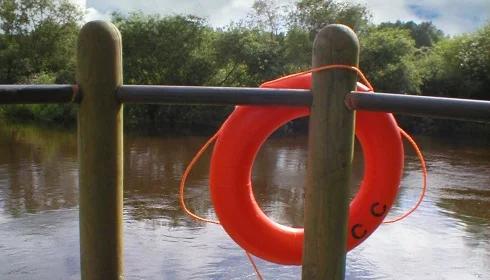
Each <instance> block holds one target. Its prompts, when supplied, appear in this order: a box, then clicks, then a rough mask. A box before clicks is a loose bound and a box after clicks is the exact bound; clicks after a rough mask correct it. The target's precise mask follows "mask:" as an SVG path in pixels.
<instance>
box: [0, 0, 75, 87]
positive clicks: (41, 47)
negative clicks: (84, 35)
mask: <svg viewBox="0 0 490 280" xmlns="http://www.w3.org/2000/svg"><path fill="white" fill-rule="evenodd" d="M82 15H83V14H82V12H81V10H80V8H79V7H78V6H76V5H75V4H73V3H72V2H70V1H68V0H2V1H1V2H0V30H1V31H0V82H2V83H17V82H20V81H26V80H27V81H28V80H29V79H31V77H33V78H34V79H35V77H34V76H36V75H37V74H39V73H52V75H53V76H55V81H56V82H68V81H70V82H74V59H75V49H76V48H75V43H76V38H77V34H78V30H79V25H80V22H81V19H82Z"/></svg>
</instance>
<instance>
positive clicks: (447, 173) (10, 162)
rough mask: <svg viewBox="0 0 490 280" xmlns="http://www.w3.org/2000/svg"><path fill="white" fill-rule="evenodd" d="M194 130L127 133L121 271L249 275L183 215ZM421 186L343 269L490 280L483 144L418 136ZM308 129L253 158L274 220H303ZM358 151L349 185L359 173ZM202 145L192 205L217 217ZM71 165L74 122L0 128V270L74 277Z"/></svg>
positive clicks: (413, 179) (218, 238)
mask: <svg viewBox="0 0 490 280" xmlns="http://www.w3.org/2000/svg"><path fill="white" fill-rule="evenodd" d="M204 141H205V139H204V138H202V137H175V136H172V137H143V136H127V137H126V138H125V196H124V203H125V205H124V206H125V208H124V209H125V216H124V217H125V256H126V259H125V262H126V274H127V278H128V279H255V276H254V274H253V272H252V269H251V267H250V264H249V263H248V262H247V260H246V258H245V255H244V254H243V252H242V251H241V250H240V249H239V248H237V246H236V245H235V244H234V243H233V242H232V241H231V240H230V239H229V238H228V237H227V235H226V234H225V233H224V232H223V230H222V229H221V228H220V227H218V226H215V225H206V224H201V223H196V222H194V221H191V220H189V219H188V218H187V217H185V216H184V215H183V214H182V212H181V211H180V209H179V206H178V202H177V186H178V181H179V179H180V176H181V174H182V172H183V170H184V168H185V165H186V163H187V162H188V161H189V160H190V159H191V157H192V156H193V153H194V152H195V151H196V150H197V149H198V148H199V146H200V145H201V144H202V143H203V142H204ZM419 142H420V144H421V146H422V148H423V150H424V152H425V155H426V157H427V162H428V168H429V181H428V182H429V192H428V195H427V199H426V200H425V201H424V203H423V204H422V205H421V207H420V208H419V210H418V211H417V212H415V213H414V214H413V216H411V217H410V218H408V219H406V220H404V221H402V222H399V223H397V224H394V225H386V226H382V227H380V228H379V230H378V231H376V232H375V233H374V234H373V235H372V236H371V237H370V238H369V239H368V240H367V241H366V242H364V243H363V244H362V245H360V246H359V247H358V248H356V249H355V250H353V251H352V252H351V253H349V255H348V265H347V279H488V277H489V275H490V267H489V266H488V264H489V263H490V188H489V186H490V177H489V175H488V174H489V170H490V148H489V147H488V145H474V144H470V143H465V142H454V141H452V142H449V141H448V140H437V139H430V138H421V139H419ZM305 145H306V139H305V137H291V138H276V139H272V140H270V141H268V143H267V144H266V145H265V146H264V147H263V148H262V149H261V151H260V152H259V155H258V157H257V161H256V163H255V165H254V171H253V178H252V179H253V184H254V192H255V196H256V198H257V200H258V202H259V204H260V205H261V207H262V209H263V210H264V212H266V213H267V214H268V215H269V216H270V217H272V218H273V219H274V220H276V221H278V222H281V223H283V224H288V225H292V226H301V225H302V223H303V215H302V213H303V184H304V174H305V161H306V156H307V155H306V150H305ZM360 154H361V153H360V152H359V151H358V152H357V155H356V159H355V160H356V164H355V168H354V172H353V173H354V175H353V181H354V183H353V184H352V190H351V192H352V193H355V188H356V186H357V185H358V183H359V182H360V180H361V177H362V157H361V156H360ZM207 160H209V153H208V154H207V155H205V157H204V158H203V160H202V161H201V162H200V163H199V164H197V165H196V167H195V168H194V170H193V172H192V174H191V177H190V180H189V188H188V190H187V200H188V203H189V206H190V207H191V208H192V209H194V210H195V211H196V212H198V213H200V214H201V215H204V216H207V217H211V218H214V212H213V210H212V207H210V205H211V203H210V198H209V193H208V189H207V187H206V185H207V179H208V168H209V167H208V165H207V164H206V162H207ZM420 181H421V178H420V171H419V164H418V162H417V160H416V157H415V156H414V155H413V154H412V153H411V152H407V160H406V170H405V173H404V179H403V182H402V189H401V190H400V195H399V199H398V201H397V203H396V204H395V206H394V209H393V211H392V212H393V213H391V214H390V215H399V214H400V213H402V212H403V210H405V209H407V208H409V207H410V206H411V205H412V204H413V202H414V201H415V200H416V199H417V195H418V192H419V190H420ZM77 182H78V163H77V155H76V136H75V134H74V133H73V132H66V131H55V130H49V129H40V128H36V127H14V126H9V125H6V124H2V125H1V126H0V254H1V257H0V275H1V277H0V278H2V279H53V278H54V279H78V278H79V271H80V267H79V255H78V254H79V244H78V208H77V207H78V183H77ZM259 266H260V269H261V271H262V273H263V274H264V276H265V279H299V278H300V268H299V267H284V266H279V265H275V264H270V263H266V262H263V261H259Z"/></svg>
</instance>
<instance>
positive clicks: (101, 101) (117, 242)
mask: <svg viewBox="0 0 490 280" xmlns="http://www.w3.org/2000/svg"><path fill="white" fill-rule="evenodd" d="M77 63H78V66H77V80H78V84H79V86H80V91H81V94H82V101H81V103H80V111H79V115H78V135H79V136H78V141H79V143H78V147H79V148H78V154H79V161H80V184H79V188H80V259H81V272H82V273H81V274H82V279H101V280H102V279H104V280H107V279H123V234H122V231H123V219H122V218H123V140H122V139H123V137H122V105H121V104H120V103H119V102H118V101H117V99H116V88H118V87H119V86H120V85H122V81H123V79H122V47H121V35H120V33H119V31H118V30H117V28H116V27H115V26H114V25H112V24H111V23H107V22H103V21H94V22H89V23H87V24H86V25H85V26H84V27H83V28H82V30H81V31H80V35H79V39H78V57H77Z"/></svg>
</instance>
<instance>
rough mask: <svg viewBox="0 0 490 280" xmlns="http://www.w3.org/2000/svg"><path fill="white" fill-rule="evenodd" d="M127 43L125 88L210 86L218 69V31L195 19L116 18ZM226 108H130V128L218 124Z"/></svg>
mask: <svg viewBox="0 0 490 280" xmlns="http://www.w3.org/2000/svg"><path fill="white" fill-rule="evenodd" d="M112 21H113V22H114V23H115V25H116V26H117V27H118V28H119V30H120V31H121V35H122V38H124V39H123V56H124V60H123V63H124V65H123V66H124V81H125V83H126V84H147V85H151V84H155V85H210V84H212V80H213V78H214V77H215V75H216V73H217V71H218V67H217V64H216V62H215V61H216V59H215V53H214V50H213V49H212V48H211V46H212V45H211V42H213V41H214V37H215V32H214V31H213V30H212V29H211V28H209V27H208V26H207V25H206V24H205V21H204V20H203V19H201V18H198V17H195V16H183V15H177V16H167V17H161V16H158V15H144V14H142V13H131V14H129V15H127V16H126V15H121V14H114V15H113V17H112ZM224 112H225V110H224V109H222V108H220V109H218V110H217V109H216V108H210V107H199V106H177V105H168V106H159V105H137V106H136V105H135V106H126V117H127V122H128V123H129V124H134V125H136V124H142V123H148V124H152V125H156V124H158V123H161V124H163V123H165V124H167V125H179V124H208V125H214V123H215V122H217V120H219V119H220V116H222V115H223V114H224Z"/></svg>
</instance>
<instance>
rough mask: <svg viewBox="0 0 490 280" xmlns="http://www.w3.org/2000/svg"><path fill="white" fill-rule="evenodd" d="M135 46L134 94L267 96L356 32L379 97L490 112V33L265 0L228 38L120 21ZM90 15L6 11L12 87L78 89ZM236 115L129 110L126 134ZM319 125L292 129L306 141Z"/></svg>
mask: <svg viewBox="0 0 490 280" xmlns="http://www.w3.org/2000/svg"><path fill="white" fill-rule="evenodd" d="M111 21H112V22H113V23H114V24H115V25H116V26H117V27H118V28H119V30H120V31H121V34H122V38H123V59H124V83H125V84H145V85H149V84H155V85H203V86H237V87H241V86H244V87H245V86H246V87H256V86H258V85H260V84H261V83H263V82H265V81H267V80H271V79H275V78H278V77H281V76H284V75H287V74H291V73H294V72H298V71H304V70H306V69H308V68H310V65H311V49H312V43H313V39H314V36H315V34H316V32H317V31H318V30H319V29H321V28H322V27H323V26H325V25H326V24H330V23H342V24H345V25H348V26H350V27H351V28H352V29H353V30H354V31H356V33H357V34H358V36H359V40H360V43H361V54H360V67H361V69H362V70H363V71H364V73H365V74H366V75H367V77H368V79H369V80H370V81H371V82H372V84H373V85H374V87H375V88H376V90H377V91H381V92H394V93H403V94H414V95H430V96H444V97H456V98H471V99H482V100H490V94H489V90H488V88H489V87H490V51H489V50H490V23H488V24H486V25H485V26H482V27H481V28H480V29H478V30H476V31H474V32H471V33H466V34H461V35H456V36H449V35H446V34H444V32H443V31H441V30H440V29H438V27H437V26H435V25H434V24H433V23H431V22H418V23H415V22H412V21H409V22H400V21H397V22H384V23H380V24H374V23H373V21H372V16H371V12H370V11H369V9H368V8H367V7H365V6H363V5H359V4H352V3H344V2H341V1H334V0H299V1H297V2H296V3H294V4H291V5H289V6H283V5H282V4H280V1H274V0H256V1H255V2H254V4H253V6H252V7H251V8H250V14H249V16H248V17H247V18H245V19H240V20H237V21H236V22H232V23H230V24H229V25H228V26H226V27H223V28H213V27H211V26H210V25H209V24H208V23H207V22H206V20H205V19H202V18H199V17H197V16H194V15H172V16H161V15H147V14H143V13H140V12H134V13H130V14H121V13H117V12H116V13H114V14H113V15H112V19H111ZM82 25H83V11H82V10H80V8H79V7H78V6H75V5H74V4H72V3H71V2H69V1H67V0H2V1H1V2H0V84H51V83H56V84H72V83H76V77H75V67H76V66H75V56H76V40H77V35H78V32H79V30H80V28H81V26H82ZM232 110H233V107H230V106H228V107H226V106H225V107H222V106H221V107H220V106H211V107H207V106H181V105H167V106H162V105H126V106H125V123H126V125H128V126H133V127H152V128H154V129H156V130H158V129H162V130H166V129H174V130H178V129H179V128H181V127H182V128H186V129H195V130H197V131H199V130H200V131H203V132H204V133H207V132H209V131H212V129H214V128H216V127H218V126H219V125H220V123H221V122H222V121H223V120H224V119H225V117H226V116H227V114H229V112H231V111H232ZM76 114H77V106H76V105H71V104H65V105H4V106H0V118H2V119H4V120H9V121H12V120H14V121H18V122H43V123H53V124H56V125H61V126H73V125H74V124H75V122H76ZM398 120H399V122H400V124H401V126H402V127H404V128H407V129H408V130H409V131H411V132H413V133H424V134H432V135H442V136H453V135H466V136H468V135H477V134H479V135H487V136H488V134H489V132H490V128H489V127H488V125H487V126H485V125H483V124H476V123H468V122H458V121H450V120H433V119H429V118H420V117H408V116H399V118H398ZM306 126H307V122H305V121H299V122H295V123H291V124H289V125H288V126H287V127H286V128H285V130H286V131H289V132H298V131H299V132H301V131H305V130H306Z"/></svg>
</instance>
